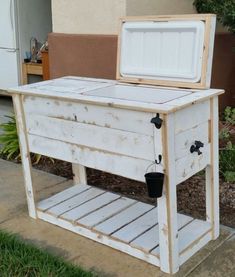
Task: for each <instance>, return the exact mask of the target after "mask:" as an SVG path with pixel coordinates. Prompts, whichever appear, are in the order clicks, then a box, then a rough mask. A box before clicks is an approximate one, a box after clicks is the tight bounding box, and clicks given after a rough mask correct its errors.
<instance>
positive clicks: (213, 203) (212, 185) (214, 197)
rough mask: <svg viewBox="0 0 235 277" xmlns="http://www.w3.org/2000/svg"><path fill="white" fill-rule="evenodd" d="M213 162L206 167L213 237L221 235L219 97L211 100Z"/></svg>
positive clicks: (208, 218)
mask: <svg viewBox="0 0 235 277" xmlns="http://www.w3.org/2000/svg"><path fill="white" fill-rule="evenodd" d="M210 108H211V121H210V124H211V126H210V132H211V134H210V138H211V164H210V165H209V166H207V168H206V218H207V221H208V222H210V223H211V224H212V239H214V240H215V239H217V238H218V236H219V162H218V161H219V149H218V148H219V147H218V143H219V138H218V97H214V98H213V99H211V102H210Z"/></svg>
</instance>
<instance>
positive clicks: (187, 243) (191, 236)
mask: <svg viewBox="0 0 235 277" xmlns="http://www.w3.org/2000/svg"><path fill="white" fill-rule="evenodd" d="M178 218H179V214H178ZM210 230H211V224H209V223H207V222H205V221H202V220H198V219H195V220H193V218H191V220H188V222H187V224H185V225H184V226H183V228H181V229H180V230H179V252H180V255H182V257H183V256H184V255H185V253H187V254H186V257H187V256H188V255H190V249H191V248H192V247H194V246H196V245H197V242H198V241H199V240H200V238H202V237H203V236H205V235H206V234H207V233H208V232H209V231H210ZM199 249H200V248H199ZM199 249H198V248H197V250H199ZM159 252H160V251H159V247H156V248H155V249H154V250H153V251H151V253H152V254H155V255H159ZM194 253H195V252H194Z"/></svg>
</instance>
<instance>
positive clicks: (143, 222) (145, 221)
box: [112, 208, 158, 243]
mask: <svg viewBox="0 0 235 277" xmlns="http://www.w3.org/2000/svg"><path fill="white" fill-rule="evenodd" d="M157 213H158V210H157V208H154V209H152V210H150V211H149V212H147V213H145V214H144V215H142V216H141V217H139V218H138V219H136V220H134V221H133V222H131V223H130V224H128V225H126V226H124V227H123V228H121V229H120V230H118V231H117V232H115V233H113V234H112V237H114V238H117V239H120V240H122V241H126V242H128V243H129V242H131V241H132V240H134V239H135V238H136V237H138V236H139V235H141V234H142V233H144V232H146V231H147V230H149V229H150V228H152V227H153V226H154V225H156V224H157Z"/></svg>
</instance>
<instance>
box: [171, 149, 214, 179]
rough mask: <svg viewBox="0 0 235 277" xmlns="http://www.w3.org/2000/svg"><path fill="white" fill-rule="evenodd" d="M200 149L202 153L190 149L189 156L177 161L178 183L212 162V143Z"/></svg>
mask: <svg viewBox="0 0 235 277" xmlns="http://www.w3.org/2000/svg"><path fill="white" fill-rule="evenodd" d="M200 151H201V152H202V154H201V155H198V153H196V152H194V153H190V151H189V152H188V155H187V156H185V157H183V158H180V159H178V160H177V161H176V162H175V168H176V183H177V184H179V183H181V182H183V181H185V180H187V179H188V178H190V177H191V176H193V175H194V174H196V173H197V172H199V171H201V170H203V169H204V168H205V167H206V166H207V165H208V164H210V161H211V158H210V144H206V145H204V147H202V148H200Z"/></svg>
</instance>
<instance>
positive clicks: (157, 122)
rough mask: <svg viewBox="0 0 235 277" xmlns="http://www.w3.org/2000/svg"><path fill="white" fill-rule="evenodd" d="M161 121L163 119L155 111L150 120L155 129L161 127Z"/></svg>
mask: <svg viewBox="0 0 235 277" xmlns="http://www.w3.org/2000/svg"><path fill="white" fill-rule="evenodd" d="M162 121H163V120H162V119H161V118H160V117H159V113H157V114H156V116H155V117H153V118H152V119H151V121H150V122H151V123H153V124H154V125H155V127H156V128H157V129H160V128H161V127H162Z"/></svg>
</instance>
